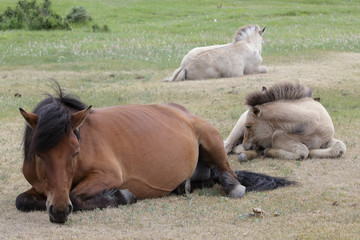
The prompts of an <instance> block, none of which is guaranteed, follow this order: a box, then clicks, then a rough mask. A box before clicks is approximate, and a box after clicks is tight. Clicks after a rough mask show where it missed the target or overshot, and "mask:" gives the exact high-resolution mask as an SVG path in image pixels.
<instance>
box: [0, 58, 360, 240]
mask: <svg viewBox="0 0 360 240" xmlns="http://www.w3.org/2000/svg"><path fill="white" fill-rule="evenodd" d="M265 60H266V59H265ZM265 65H267V66H268V67H269V69H270V71H269V73H268V74H264V75H249V76H244V77H240V78H231V79H218V80H206V81H187V82H178V83H162V82H161V79H162V78H163V77H164V76H167V75H168V74H170V73H171V72H172V70H173V69H169V70H167V71H162V72H155V71H144V72H141V73H137V74H140V75H144V76H150V80H148V81H145V80H144V79H143V78H139V79H136V76H135V77H134V79H135V80H134V81H133V82H121V81H120V80H121V79H117V78H115V80H112V77H111V76H110V75H111V74H115V75H117V74H119V75H121V74H124V73H123V72H121V71H118V72H100V71H99V72H96V71H93V72H65V71H64V72H44V71H38V70H35V69H27V70H13V71H7V70H6V69H4V68H0V70H1V71H0V83H1V86H2V89H0V94H1V95H0V98H1V100H2V104H5V105H3V106H5V110H6V109H7V111H8V113H9V114H7V115H6V116H2V117H1V124H0V131H1V135H0V238H1V239H143V238H145V239H231V238H232V239H240V238H243V239H358V237H359V236H360V213H359V212H360V211H359V206H360V187H359V186H360V160H359V158H360V157H359V152H360V148H359V142H358V139H359V137H360V134H359V131H358V129H360V128H359V127H360V126H359V120H358V119H351V121H350V120H349V121H346V118H345V117H344V118H342V117H341V116H340V117H339V119H338V120H335V121H334V123H335V128H336V134H337V136H336V137H337V138H339V139H342V140H344V142H345V143H346V144H347V147H348V151H347V153H346V154H345V156H344V157H342V158H340V159H308V160H304V161H301V162H297V161H283V160H279V159H256V160H254V161H251V162H247V163H243V164H240V163H238V162H237V159H236V156H234V155H231V156H229V159H230V161H231V164H232V166H233V168H234V169H246V170H250V171H256V172H262V173H267V174H271V175H275V176H286V177H289V178H290V179H291V180H295V181H298V182H299V185H297V186H293V187H287V188H282V189H277V190H274V191H268V192H259V193H256V192H252V193H248V194H247V195H245V197H243V198H242V199H229V198H228V197H227V196H225V195H224V193H223V192H222V190H221V189H220V188H218V187H215V188H214V189H211V190H199V191H196V192H195V193H193V194H191V195H190V196H187V197H181V196H169V197H164V198H161V199H149V200H143V201H139V202H138V203H136V204H135V205H132V206H121V207H118V208H109V209H105V210H95V211H89V212H80V213H76V214H73V215H71V216H70V220H69V221H68V222H67V223H66V224H64V225H55V224H51V223H50V222H49V219H48V215H47V214H46V213H45V212H31V213H22V212H19V211H17V210H16V208H15V204H14V201H15V198H16V196H17V195H18V194H19V193H21V192H23V191H25V190H27V189H28V188H29V187H30V186H29V185H28V183H27V182H26V180H25V179H24V177H23V176H22V173H21V165H22V150H21V138H22V131H23V127H24V122H23V120H22V118H21V116H20V114H18V113H17V112H18V110H17V108H18V107H21V106H23V104H25V105H27V106H28V107H29V108H33V107H34V105H33V103H36V102H37V101H38V99H41V96H39V97H36V96H37V95H38V94H40V93H42V92H44V91H45V92H49V91H50V92H51V90H49V88H48V87H47V86H44V84H43V83H44V81H46V76H47V75H50V76H51V77H54V78H56V79H58V80H59V81H60V82H61V83H62V84H63V85H66V87H67V88H68V89H69V88H72V90H71V92H74V93H76V94H79V95H82V96H83V99H84V98H85V99H84V100H85V101H86V102H87V101H95V100H96V101H100V100H101V99H100V97H101V96H103V95H110V97H113V96H118V95H121V94H123V95H124V98H126V97H127V98H128V99H129V100H128V101H129V102H131V103H152V102H170V101H173V102H178V103H180V104H183V105H185V106H186V107H187V108H189V109H191V110H192V111H193V112H196V113H197V114H198V115H200V116H203V117H204V118H205V119H208V120H209V121H211V122H212V123H213V124H214V125H215V126H217V127H218V128H219V130H220V132H221V134H222V135H223V138H226V136H227V134H228V133H229V132H230V130H231V128H232V127H233V126H234V124H235V123H236V120H237V119H236V118H237V117H238V115H240V113H241V111H243V110H244V109H245V106H243V99H244V96H245V94H246V93H247V92H249V91H253V90H256V89H261V87H262V86H263V85H265V86H269V85H271V84H272V83H275V82H279V81H284V80H286V81H295V82H300V83H304V84H307V85H309V86H311V87H315V88H318V89H335V90H336V91H337V90H338V91H344V92H345V94H347V95H346V96H355V95H357V94H359V92H360V54H359V53H329V54H326V55H319V56H314V55H313V56H312V57H306V58H290V57H289V58H288V59H281V60H274V59H272V60H271V61H270V60H268V62H266V61H265ZM79 79H80V80H79ZM87 79H90V80H89V81H87ZM112 91H114V92H115V93H114V95H111V94H112ZM13 92H14V93H15V92H21V93H22V97H20V98H15V97H14V96H12V94H13ZM325 92H326V91H325ZM330 92H331V91H330ZM344 96H345V95H344ZM321 97H322V98H331V97H332V96H324V95H323V96H321ZM98 98H99V99H98ZM109 100H110V98H109V99H107V98H106V99H105V100H103V101H102V100H101V101H100V102H101V103H99V104H98V105H106V103H107V102H108V101H109ZM120 100H121V99H120ZM120 100H118V101H120ZM88 103H89V102H88ZM89 104H92V103H89ZM18 105H21V106H18ZM12 108H13V110H12ZM9 109H10V110H9ZM354 111H359V108H355V109H354ZM350 118H351V116H350ZM343 121H346V122H345V123H343ZM254 208H260V209H262V211H264V212H265V213H266V214H265V215H264V216H262V217H260V218H259V217H253V216H251V213H252V212H253V209H254Z"/></svg>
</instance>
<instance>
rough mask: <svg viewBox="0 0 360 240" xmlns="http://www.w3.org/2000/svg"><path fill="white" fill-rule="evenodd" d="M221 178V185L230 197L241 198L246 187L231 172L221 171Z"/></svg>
mask: <svg viewBox="0 0 360 240" xmlns="http://www.w3.org/2000/svg"><path fill="white" fill-rule="evenodd" d="M219 180H220V184H221V186H222V187H223V188H224V190H225V192H226V193H228V194H229V195H230V197H232V198H241V197H242V196H243V195H244V194H245V191H246V187H244V186H243V185H241V184H240V183H239V181H238V180H237V179H235V178H234V177H233V176H232V175H231V174H230V173H229V172H226V171H225V172H222V173H220V175H219Z"/></svg>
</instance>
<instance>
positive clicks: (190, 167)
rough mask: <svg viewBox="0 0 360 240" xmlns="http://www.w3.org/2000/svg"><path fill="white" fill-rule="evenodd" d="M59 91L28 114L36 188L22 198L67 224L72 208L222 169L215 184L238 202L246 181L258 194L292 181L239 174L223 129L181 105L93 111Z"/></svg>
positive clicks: (100, 204) (29, 170)
mask: <svg viewBox="0 0 360 240" xmlns="http://www.w3.org/2000/svg"><path fill="white" fill-rule="evenodd" d="M57 94H58V96H57V97H53V96H51V95H49V96H48V97H47V98H46V99H45V100H43V101H42V102H40V103H39V104H38V105H37V107H36V108H35V109H34V111H33V112H26V111H25V110H23V109H20V112H21V114H22V116H23V117H24V119H25V120H26V122H27V126H26V128H25V134H24V163H23V174H24V176H25V178H26V180H27V181H28V182H29V183H30V184H31V185H32V188H30V189H29V190H28V191H26V192H24V193H22V194H20V195H19V196H18V197H17V199H16V207H17V208H18V209H19V210H21V211H32V210H47V211H48V214H49V217H50V221H51V222H56V223H64V222H65V221H66V220H67V219H68V216H69V214H70V213H71V212H72V211H78V210H91V209H95V208H105V207H108V206H117V205H119V204H131V203H135V202H136V199H144V198H154V197H161V196H164V195H167V194H169V193H171V192H173V191H174V190H176V189H177V188H178V187H179V186H180V187H184V185H186V188H188V187H189V186H188V185H189V184H188V183H190V181H189V179H191V182H195V181H208V180H209V179H211V176H210V170H211V169H213V168H215V167H216V168H215V169H216V171H215V172H216V176H214V179H216V180H218V182H219V183H220V184H221V186H222V187H223V188H224V190H225V192H226V193H227V194H229V195H230V197H234V198H240V197H242V196H243V195H244V193H245V186H243V185H241V184H240V183H239V181H238V179H240V180H241V181H243V182H244V185H246V184H247V185H248V186H249V189H253V190H265V189H271V188H274V187H277V186H281V185H286V184H288V183H290V182H286V181H282V179H277V178H272V177H268V176H265V178H266V181H263V180H260V182H261V184H259V181H258V182H254V181H253V180H254V179H255V180H256V179H260V178H263V177H264V175H259V174H253V175H251V173H246V172H237V173H235V172H234V171H233V170H232V169H231V168H230V165H229V162H228V160H227V156H226V153H225V150H224V147H223V143H222V139H221V136H220V134H219V132H218V131H217V130H216V129H215V128H214V127H213V126H212V125H211V124H209V123H208V122H206V121H205V120H203V119H201V118H199V117H197V116H195V115H194V114H192V113H191V112H189V111H187V110H186V109H185V108H184V107H182V106H180V105H177V104H164V105H163V104H159V105H125V106H114V107H107V108H98V109H94V110H91V106H89V107H87V106H86V105H85V104H84V103H82V102H81V101H80V100H78V99H77V98H75V97H73V96H70V95H64V94H63V91H62V90H61V88H60V87H59V85H57ZM277 180H280V182H276V181H277ZM249 181H250V183H248V182H249ZM274 181H275V182H276V183H274V184H273V185H272V186H270V185H271V184H272V183H271V184H270V182H274ZM184 183H186V184H184ZM267 184H268V185H267ZM269 184H270V185H269Z"/></svg>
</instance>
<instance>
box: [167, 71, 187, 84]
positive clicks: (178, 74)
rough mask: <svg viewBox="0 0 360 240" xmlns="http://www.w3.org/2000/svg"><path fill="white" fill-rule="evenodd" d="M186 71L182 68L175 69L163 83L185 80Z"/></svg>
mask: <svg viewBox="0 0 360 240" xmlns="http://www.w3.org/2000/svg"><path fill="white" fill-rule="evenodd" d="M185 74H186V71H185V69H184V68H183V67H179V68H178V69H176V70H175V71H174V73H173V75H172V76H171V77H168V78H165V79H164V80H163V82H175V81H183V80H185Z"/></svg>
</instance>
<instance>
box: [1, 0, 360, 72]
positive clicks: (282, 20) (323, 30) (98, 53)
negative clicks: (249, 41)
mask: <svg viewBox="0 0 360 240" xmlns="http://www.w3.org/2000/svg"><path fill="white" fill-rule="evenodd" d="M16 2H17V1H16V0H14V1H5V2H2V3H1V4H0V11H3V10H4V9H5V8H6V6H8V5H10V6H15V4H16ZM345 2H346V3H344V1H316V2H314V1H300V2H299V1H296V2H295V1H265V2H264V1H241V2H240V1H238V2H234V1H94V0H91V1H66V0H65V1H53V9H54V10H55V11H56V12H57V13H59V14H60V15H62V16H65V15H66V14H67V13H68V12H69V11H70V9H71V8H72V7H73V6H80V5H81V6H83V7H85V8H86V9H87V11H88V13H89V14H90V15H91V16H92V18H93V23H97V24H98V25H99V26H102V25H104V24H106V25H108V26H109V28H110V29H111V32H110V33H93V32H92V31H91V25H92V23H89V24H88V25H86V26H74V29H73V31H49V32H47V31H36V32H27V31H22V30H20V31H6V32H0V52H1V53H2V57H1V58H0V63H1V65H5V66H8V67H11V66H14V65H16V66H19V65H24V66H26V65H32V64H33V63H34V62H36V64H37V67H38V68H46V65H48V64H51V63H54V64H57V65H56V68H58V69H73V68H74V66H73V65H78V64H91V63H93V62H94V61H96V62H100V63H103V64H100V66H99V65H97V64H94V65H92V66H91V67H92V68H97V69H98V68H99V67H101V68H107V69H109V68H110V69H111V68H112V67H113V64H111V63H112V62H113V61H116V62H117V65H118V67H120V68H122V69H134V68H138V69H144V68H146V69H165V68H168V67H175V66H176V65H178V63H179V62H180V61H181V58H182V57H183V56H184V54H185V53H186V52H188V51H189V50H190V49H192V48H194V47H196V46H201V45H209V44H219V43H226V42H230V41H232V37H233V35H234V33H235V31H236V30H237V29H238V28H239V27H240V26H242V25H245V24H250V23H256V24H259V25H261V26H264V25H266V26H267V27H268V28H267V31H266V34H265V38H266V40H265V41H266V43H265V46H264V49H263V51H264V52H263V55H264V56H265V57H266V56H268V55H270V56H273V55H280V56H286V55H288V54H289V53H290V52H291V54H301V53H303V52H304V51H312V50H335V51H357V52H359V51H360V36H359V32H358V29H359V28H360V22H359V21H358V19H359V17H360V4H359V2H358V1H345ZM220 4H221V8H219V7H218V6H220ZM99 9H101V11H99ZM215 19H216V22H215V21H214V20H215Z"/></svg>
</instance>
